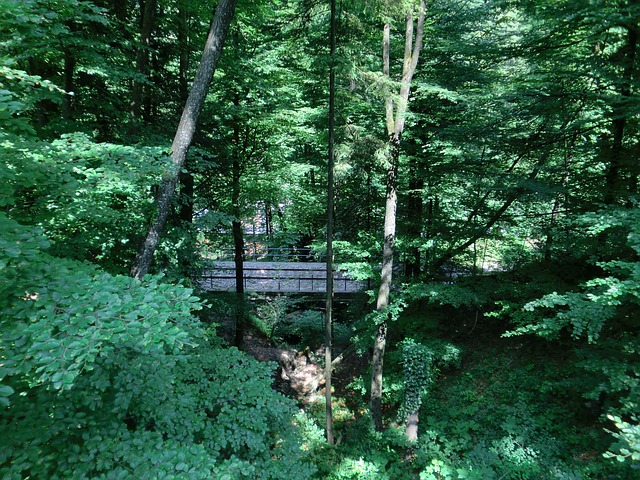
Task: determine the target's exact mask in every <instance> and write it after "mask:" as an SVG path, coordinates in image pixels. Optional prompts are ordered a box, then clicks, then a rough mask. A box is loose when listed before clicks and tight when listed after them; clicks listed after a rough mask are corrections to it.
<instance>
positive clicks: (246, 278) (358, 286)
mask: <svg viewBox="0 0 640 480" xmlns="http://www.w3.org/2000/svg"><path fill="white" fill-rule="evenodd" d="M243 266H244V268H243V270H244V272H243V276H242V281H243V284H244V290H245V291H246V292H257V293H323V292H326V289H327V265H326V263H324V262H306V261H297V262H296V261H284V262H282V261H245V262H243ZM198 284H199V286H200V287H201V288H202V289H203V290H206V291H209V292H233V291H235V288H236V274H235V264H234V262H232V261H223V260H217V261H213V262H212V263H211V265H210V268H208V269H207V270H206V272H205V273H204V274H203V275H202V276H201V277H200V279H199V280H198ZM367 288H369V285H368V282H367V281H366V280H365V281H361V280H355V279H353V278H351V277H350V276H349V275H348V274H347V272H346V271H344V270H341V269H340V266H339V265H336V267H335V269H334V272H333V291H334V293H336V294H341V293H355V292H360V291H364V290H366V289H367Z"/></svg>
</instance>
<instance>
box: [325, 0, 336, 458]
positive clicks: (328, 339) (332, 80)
mask: <svg viewBox="0 0 640 480" xmlns="http://www.w3.org/2000/svg"><path fill="white" fill-rule="evenodd" d="M329 37H330V44H331V48H330V49H331V52H330V55H331V60H330V62H331V63H330V66H329V148H328V156H327V293H326V296H327V303H326V315H325V334H324V344H325V347H324V360H325V362H324V363H325V367H324V368H325V370H324V378H325V405H326V408H325V413H326V426H327V442H328V443H329V445H333V444H334V439H333V414H332V399H331V370H332V365H331V346H332V328H333V325H332V323H333V224H334V217H333V215H334V207H333V163H334V152H333V146H334V131H335V97H336V95H335V93H336V92H335V91H336V88H335V87H336V73H335V51H336V0H331V28H330V34H329Z"/></svg>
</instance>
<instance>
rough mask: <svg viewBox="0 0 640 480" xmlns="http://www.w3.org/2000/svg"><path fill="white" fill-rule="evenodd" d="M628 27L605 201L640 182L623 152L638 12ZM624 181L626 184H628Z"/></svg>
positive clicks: (608, 202)
mask: <svg viewBox="0 0 640 480" xmlns="http://www.w3.org/2000/svg"><path fill="white" fill-rule="evenodd" d="M629 3H630V6H632V7H635V5H636V4H637V3H638V1H637V0H632V1H631V2H629ZM631 15H634V14H631ZM625 28H626V30H627V42H626V44H625V45H624V47H623V48H622V49H621V51H620V53H621V54H622V66H623V72H622V78H621V80H620V84H619V87H618V88H619V93H620V96H621V97H622V99H620V100H618V101H617V104H616V105H614V107H613V121H612V130H613V143H612V145H611V152H610V158H609V166H608V169H607V174H606V185H605V194H604V201H605V203H606V204H612V203H615V201H616V199H617V198H619V197H620V196H621V195H623V194H624V193H625V192H624V191H625V189H627V188H628V187H631V189H632V190H633V189H635V188H637V187H636V186H634V182H637V179H636V180H631V178H633V177H634V175H633V174H634V173H635V170H636V169H635V168H633V166H632V165H631V164H629V163H628V162H629V160H628V159H627V158H625V154H624V136H625V128H626V124H627V117H628V116H629V111H628V108H629V105H628V104H629V98H630V97H631V95H632V93H633V91H632V82H633V77H634V72H635V59H636V53H637V48H638V34H639V32H638V20H637V19H636V18H635V15H634V16H633V17H632V18H631V19H630V21H629V22H628V23H627V24H626V25H625ZM634 160H635V159H634ZM636 161H637V160H636ZM624 170H628V172H624ZM625 173H628V174H629V175H628V176H629V180H628V181H627V182H625V181H624V179H623V178H622V177H623V175H624V174H625ZM625 183H627V184H626V185H625Z"/></svg>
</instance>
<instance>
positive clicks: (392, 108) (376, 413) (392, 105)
mask: <svg viewBox="0 0 640 480" xmlns="http://www.w3.org/2000/svg"><path fill="white" fill-rule="evenodd" d="M425 12H426V6H425V0H421V1H420V7H419V14H418V24H417V27H416V30H415V41H414V17H413V12H411V11H409V13H407V15H406V24H405V42H404V62H403V66H402V79H401V84H400V95H398V96H397V101H395V102H394V97H393V96H392V94H391V93H388V94H387V96H386V98H385V113H386V125H387V135H388V137H389V141H388V145H387V150H388V151H387V155H388V156H387V158H388V164H387V193H386V202H385V215H384V244H383V248H382V276H381V280H380V289H379V290H378V298H377V302H376V309H377V310H378V311H382V310H384V309H385V308H386V307H387V306H388V305H389V300H390V292H391V281H392V274H393V254H394V244H395V236H396V208H397V204H398V192H397V189H398V160H399V157H400V141H401V138H402V132H403V131H404V125H405V118H406V113H407V106H408V102H409V92H410V90H411V82H412V80H413V74H414V73H415V70H416V67H417V65H418V57H419V56H420V51H421V50H422V34H423V31H424V19H425ZM389 42H390V25H389V24H388V23H387V24H385V26H384V31H383V39H382V59H383V60H382V71H383V74H384V75H385V76H386V77H387V78H390V56H389ZM387 329H388V327H387V322H386V321H383V322H382V323H381V324H379V325H378V327H377V330H376V337H375V342H374V345H373V357H372V359H371V417H372V419H373V423H374V426H375V428H376V430H379V431H380V430H382V378H383V363H384V351H385V348H386V343H387Z"/></svg>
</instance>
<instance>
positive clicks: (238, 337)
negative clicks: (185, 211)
mask: <svg viewBox="0 0 640 480" xmlns="http://www.w3.org/2000/svg"><path fill="white" fill-rule="evenodd" d="M234 100H235V103H236V106H239V105H240V95H239V94H238V93H237V92H236V95H235V99H234ZM233 144H234V146H235V148H234V150H233V165H232V168H231V170H232V172H231V208H232V214H233V218H234V220H233V222H232V231H233V252H234V255H233V259H234V263H235V276H236V334H235V338H234V345H235V346H236V347H238V348H242V346H243V344H244V332H245V313H244V238H243V235H242V220H241V216H242V212H241V211H240V177H241V176H242V165H241V163H240V162H241V158H242V157H244V154H245V151H244V150H245V149H243V148H241V140H240V125H239V120H238V119H237V118H236V120H235V125H234V128H233Z"/></svg>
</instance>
